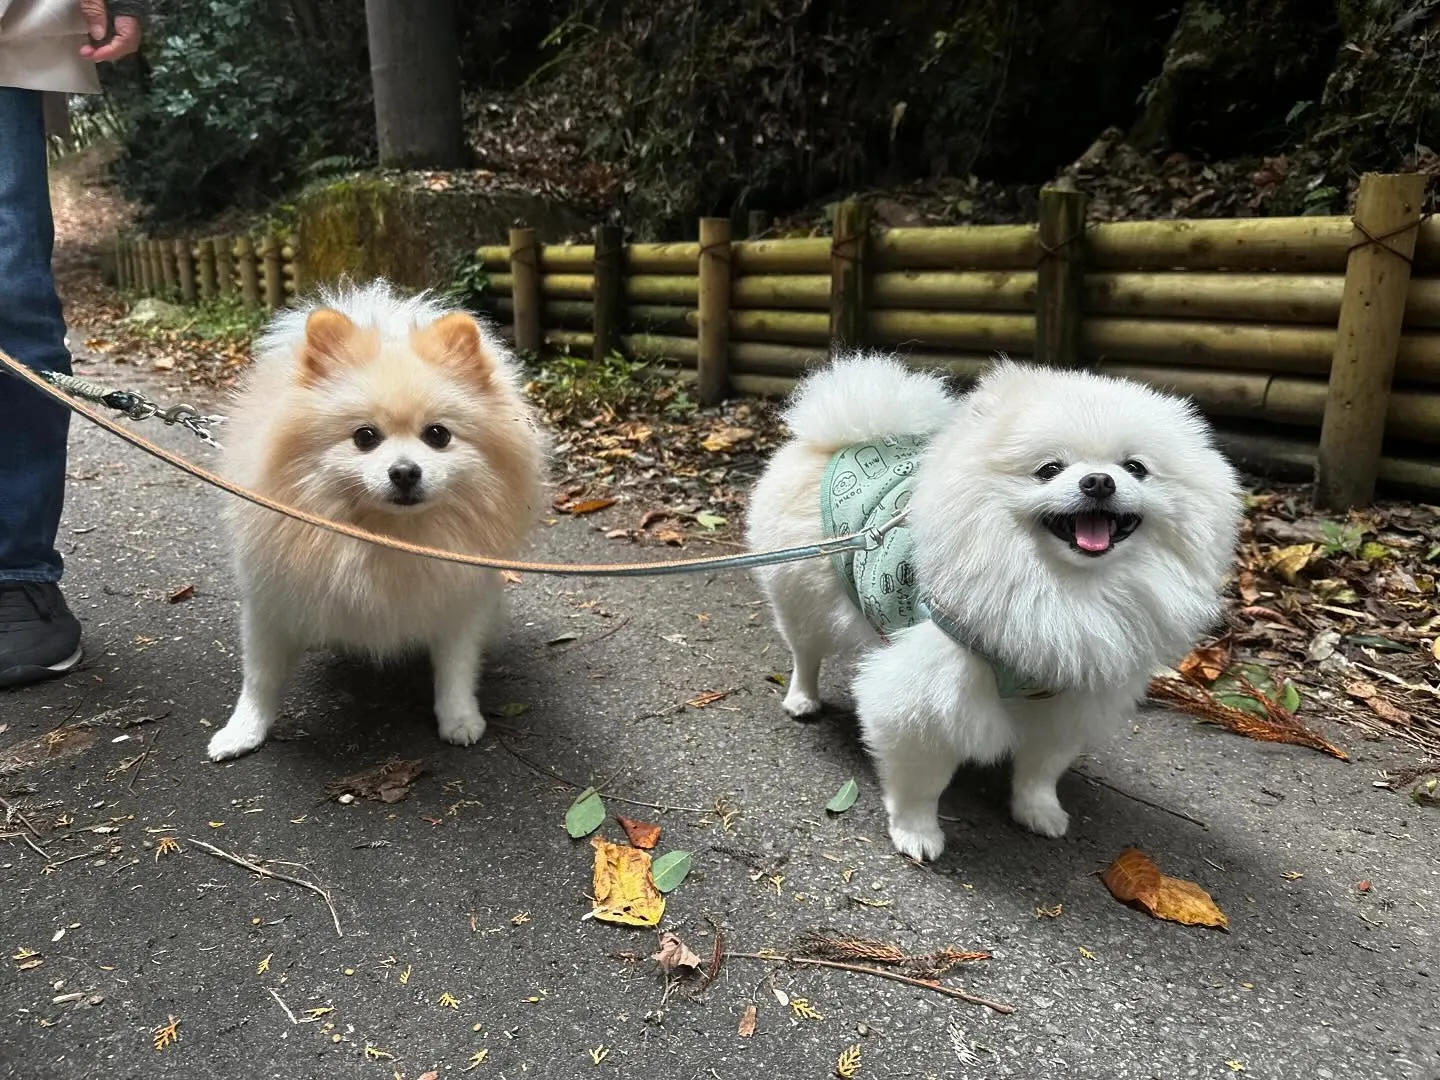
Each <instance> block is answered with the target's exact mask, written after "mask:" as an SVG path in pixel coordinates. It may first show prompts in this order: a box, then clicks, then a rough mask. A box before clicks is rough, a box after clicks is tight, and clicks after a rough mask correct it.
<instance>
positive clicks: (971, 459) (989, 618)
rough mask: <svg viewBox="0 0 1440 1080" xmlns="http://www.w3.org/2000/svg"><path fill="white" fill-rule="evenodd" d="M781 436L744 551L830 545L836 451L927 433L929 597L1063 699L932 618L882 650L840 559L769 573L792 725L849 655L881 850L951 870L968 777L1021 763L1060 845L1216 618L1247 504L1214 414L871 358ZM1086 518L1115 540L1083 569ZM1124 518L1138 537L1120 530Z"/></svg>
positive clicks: (811, 400)
mask: <svg viewBox="0 0 1440 1080" xmlns="http://www.w3.org/2000/svg"><path fill="white" fill-rule="evenodd" d="M785 419H786V421H787V423H788V424H789V426H790V429H791V431H792V433H793V440H792V441H791V442H789V443H787V444H786V445H785V446H783V447H781V448H780V450H779V451H778V452H777V453H776V454H775V456H774V458H773V460H772V461H771V462H770V464H769V466H768V467H767V469H766V471H765V473H764V475H763V476H762V477H761V478H760V481H759V483H758V484H757V485H756V487H755V490H754V493H753V496H752V499H751V503H750V515H749V542H750V545H751V546H752V548H754V549H760V548H766V547H773V546H787V545H799V544H807V543H812V542H814V541H815V540H816V539H817V538H818V537H819V535H820V532H821V522H820V509H819V505H820V497H819V486H820V482H821V477H822V475H823V473H824V470H825V466H826V463H827V461H828V460H829V458H830V457H831V455H833V454H834V453H835V452H837V451H838V450H841V449H843V448H844V447H845V446H847V445H850V444H853V443H857V442H863V441H866V440H869V439H873V438H877V437H880V436H884V435H907V434H910V435H924V436H928V440H927V445H926V450H925V453H924V456H923V457H922V459H921V462H920V465H919V467H918V469H917V471H916V480H915V487H914V491H913V495H912V497H911V501H910V509H909V518H908V524H909V526H910V528H911V529H912V533H913V537H914V543H915V563H916V568H917V571H918V577H919V581H920V584H921V587H922V588H923V589H924V590H926V591H928V592H929V593H930V594H931V595H933V596H934V597H935V599H936V600H937V601H938V602H939V603H940V604H942V605H943V606H944V607H945V608H947V609H948V610H949V611H951V612H953V613H957V614H959V615H960V616H961V617H962V619H963V621H964V623H965V625H966V626H967V627H969V628H970V629H971V631H972V632H974V633H976V634H978V636H979V642H980V644H981V646H982V648H983V649H984V651H985V652H987V653H988V654H990V655H991V656H994V657H997V658H999V659H1001V660H1003V661H1004V662H1006V663H1008V664H1009V665H1010V666H1012V667H1013V668H1014V669H1016V670H1018V671H1020V672H1023V673H1025V674H1027V675H1029V676H1031V677H1033V678H1035V679H1037V680H1039V681H1040V682H1042V683H1043V685H1044V686H1046V687H1047V688H1049V689H1051V690H1053V691H1055V695H1054V696H1053V697H1050V698H1046V699H1040V700H1027V699H1008V700H1007V699H1001V698H1000V697H999V695H998V691H997V689H996V684H995V679H994V678H993V677H992V673H991V671H990V668H989V665H988V663H987V662H986V661H985V660H983V659H981V658H980V657H979V656H977V655H976V654H975V653H973V652H971V651H970V650H969V649H967V648H965V647H963V646H961V645H958V644H957V643H956V642H955V641H953V640H952V639H951V638H950V637H948V636H947V635H946V634H945V633H943V632H942V631H941V630H940V629H939V628H938V627H936V626H935V625H934V624H933V623H928V622H927V623H921V624H919V625H917V626H915V627H913V628H911V629H908V630H902V631H900V632H898V633H896V634H895V635H893V636H892V638H891V640H890V641H888V642H886V641H884V640H882V639H881V638H880V637H879V635H877V634H876V633H875V632H874V631H873V630H872V629H871V627H870V626H869V624H868V623H867V622H866V621H865V619H864V618H863V617H862V615H861V614H860V612H859V611H858V610H857V609H856V608H855V606H854V604H853V603H852V602H851V600H850V599H849V597H848V595H847V594H846V592H845V591H844V590H843V588H842V586H841V584H840V581H839V577H838V574H837V572H836V570H835V568H834V566H833V565H832V564H831V562H830V561H829V560H818V559H817V560H812V561H809V562H801V563H791V564H788V565H782V566H774V567H768V568H765V569H763V570H761V571H759V572H758V576H759V578H760V582H761V585H762V587H763V589H764V591H765V594H766V596H767V597H768V599H769V600H770V603H771V605H772V608H773V611H774V615H775V620H776V623H777V625H778V627H779V630H780V633H781V634H782V635H783V636H784V638H785V640H786V642H787V643H788V644H789V646H790V649H791V653H792V657H793V662H794V671H793V673H792V675H791V678H790V683H789V688H788V691H787V693H786V696H785V699H784V707H785V709H786V710H787V711H788V712H789V713H790V714H791V715H792V716H795V717H803V716H808V715H810V714H813V713H815V712H817V711H818V710H819V709H820V700H819V689H818V678H819V671H820V664H821V661H822V660H823V659H824V658H826V657H827V656H830V655H832V654H851V655H855V654H858V658H859V663H858V669H857V673H856V676H855V681H854V694H855V700H856V706H857V709H858V712H859V718H860V726H861V731H862V734H863V737H864V740H865V743H866V745H867V747H868V748H869V750H870V752H871V753H872V755H873V756H874V758H875V761H876V766H877V772H878V774H879V777H880V782H881V785H882V787H883V789H884V796H885V806H886V809H887V811H888V813H889V822H890V836H891V839H892V840H893V841H894V844H895V847H896V848H897V849H899V850H900V851H901V852H904V853H905V854H907V855H910V856H912V857H915V858H923V859H931V858H934V857H936V856H937V855H939V854H940V852H941V850H942V848H943V846H944V835H943V833H942V831H941V828H940V822H939V819H938V816H937V809H938V802H939V798H940V795H941V793H942V792H943V791H944V789H945V787H946V786H947V785H948V783H949V782H950V779H951V777H952V776H953V774H954V772H955V769H956V767H957V766H958V765H959V764H961V763H962V762H966V761H969V762H975V763H992V762H996V761H999V760H1001V759H1003V758H1005V757H1007V756H1008V757H1010V758H1011V759H1012V761H1013V770H1014V771H1013V780H1012V796H1011V813H1012V815H1013V816H1014V818H1015V820H1016V821H1017V822H1019V823H1020V824H1021V825H1024V826H1025V827H1026V828H1028V829H1030V830H1032V831H1034V832H1036V833H1039V834H1041V835H1042V836H1052V837H1053V836H1061V835H1063V834H1064V832H1065V830H1066V828H1067V827H1068V824H1069V818H1068V815H1067V814H1066V813H1065V811H1064V809H1062V807H1061V806H1060V801H1059V799H1058V797H1057V795H1056V790H1055V785H1056V782H1057V781H1058V780H1059V778H1060V776H1061V774H1062V773H1064V771H1065V770H1066V769H1067V768H1068V767H1069V766H1070V764H1071V762H1072V761H1074V759H1075V758H1076V757H1077V756H1078V755H1079V754H1080V752H1081V751H1082V749H1083V748H1084V746H1085V745H1086V743H1087V742H1089V741H1090V740H1091V739H1093V738H1094V737H1096V736H1098V735H1100V734H1102V733H1103V732H1104V731H1105V730H1106V729H1108V728H1110V727H1112V726H1114V725H1117V724H1118V723H1120V722H1123V721H1125V720H1126V719H1128V718H1129V717H1131V716H1132V715H1133V713H1134V710H1135V707H1136V705H1137V703H1138V701H1139V700H1140V698H1141V697H1142V696H1143V694H1144V692H1145V687H1146V685H1147V683H1148V681H1149V678H1150V676H1151V675H1152V673H1153V672H1154V671H1155V669H1156V668H1157V666H1159V665H1161V664H1164V663H1173V662H1175V661H1176V660H1177V659H1178V658H1179V657H1180V656H1182V655H1184V653H1185V652H1186V650H1187V649H1189V648H1190V647H1191V646H1192V645H1193V643H1194V641H1195V639H1196V638H1197V637H1198V636H1199V635H1200V634H1201V633H1203V632H1204V630H1205V629H1206V628H1207V627H1208V626H1209V625H1211V624H1212V623H1213V621H1214V620H1215V619H1216V618H1217V617H1218V615H1219V610H1220V595H1221V588H1222V583H1223V579H1224V576H1225V573H1226V571H1227V570H1228V568H1229V567H1230V565H1231V560H1232V557H1233V552H1234V546H1235V542H1236V535H1237V531H1238V528H1239V521H1240V516H1241V500H1240V489H1239V485H1238V481H1237V477H1236V475H1235V473H1234V471H1233V469H1231V467H1230V465H1229V464H1228V463H1227V462H1226V460H1225V458H1224V457H1223V456H1222V455H1221V454H1220V453H1219V452H1218V451H1217V450H1216V449H1215V448H1214V446H1213V443H1212V440H1211V435H1210V430H1209V427H1208V425H1207V424H1206V422H1205V421H1204V419H1203V418H1202V417H1201V416H1200V415H1199V414H1198V413H1197V412H1196V411H1195V410H1194V408H1192V407H1191V406H1190V404H1189V403H1187V402H1184V401H1182V400H1180V399H1177V398H1174V397H1171V396H1168V395H1164V394H1161V393H1157V392H1156V391H1154V390H1151V389H1148V388H1146V387H1144V386H1142V385H1140V384H1138V383H1134V382H1129V381H1125V380H1120V379H1115V378H1108V377H1104V376H1099V375H1095V374H1091V373H1088V372H1078V371H1054V370H1047V369H1041V368H1035V367H1027V366H1024V365H1020V364H1015V363H1012V362H1009V361H1007V360H1002V361H1001V362H1000V363H998V364H997V365H996V366H995V367H994V368H992V369H991V370H990V371H989V372H988V373H987V374H986V375H985V376H984V377H983V378H982V379H981V380H980V382H979V383H978V384H977V385H976V386H975V388H974V389H973V390H972V391H970V392H969V393H968V394H966V395H965V396H963V397H958V398H957V397H954V396H952V395H951V394H950V393H948V392H947V390H946V389H945V386H944V384H943V382H942V381H941V380H940V379H939V378H937V377H934V376H931V375H926V374H919V373H916V372H913V371H910V370H909V369H907V368H906V367H905V366H904V365H903V364H902V363H901V362H899V361H898V360H896V359H893V358H889V357H885V356H878V355H873V354H869V355H867V354H859V355H855V356H851V357H847V358H843V359H841V360H840V361H837V362H836V363H835V364H834V365H833V366H831V367H830V368H828V369H825V370H823V371H821V372H819V373H817V374H815V375H814V376H812V377H811V378H809V379H808V380H806V382H804V383H803V384H802V385H801V386H800V387H799V388H798V389H797V391H796V393H795V395H794V397H793V398H792V399H791V402H790V404H789V406H788V409H787V411H786V413H785ZM1096 473H1103V474H1105V475H1107V476H1108V477H1109V478H1110V479H1111V481H1113V486H1114V491H1113V494H1110V495H1109V497H1108V498H1107V499H1105V500H1104V501H1103V502H1101V501H1096V500H1094V499H1092V498H1090V497H1089V496H1087V495H1085V494H1084V493H1082V490H1081V488H1080V486H1079V482H1080V480H1081V479H1082V478H1084V477H1087V476H1093V475H1094V474H1096ZM1090 485H1091V490H1092V491H1093V490H1100V491H1103V490H1104V485H1103V483H1102V484H1101V486H1100V487H1098V488H1097V487H1096V481H1093V480H1092V481H1090ZM1096 511H1105V512H1106V513H1107V514H1110V515H1114V516H1115V519H1116V520H1118V521H1119V522H1120V523H1121V524H1120V527H1119V528H1118V530H1116V529H1112V535H1111V539H1109V540H1105V541H1103V542H1105V543H1107V544H1108V545H1109V546H1108V547H1107V549H1106V550H1104V551H1103V552H1101V553H1096V552H1094V551H1092V552H1090V553H1087V552H1086V551H1084V550H1083V549H1082V548H1083V546H1084V545H1083V544H1081V543H1079V542H1078V541H1077V534H1076V533H1075V527H1076V522H1077V521H1079V520H1080V519H1079V518H1077V517H1075V516H1074V515H1077V514H1078V515H1091V516H1090V517H1089V519H1088V520H1090V521H1093V520H1095V519H1094V517H1093V514H1094V512H1096ZM1127 515H1137V516H1139V518H1140V521H1139V524H1138V526H1137V527H1136V528H1135V529H1134V531H1133V533H1132V534H1130V535H1123V534H1124V531H1125V527H1126V526H1127V525H1128V523H1129V522H1130V520H1131V519H1130V518H1128V517H1127ZM1067 521H1068V522H1069V523H1070V524H1069V529H1070V531H1069V534H1068V536H1065V535H1059V534H1057V532H1056V531H1054V530H1053V529H1052V528H1051V527H1049V525H1052V524H1056V523H1057V522H1058V523H1060V524H1058V525H1056V527H1057V528H1058V529H1059V530H1060V533H1064V532H1065V528H1066V527H1065V525H1064V522H1067ZM1047 523H1048V524H1047ZM1081 533H1082V534H1084V535H1081V536H1080V537H1079V540H1082V541H1085V542H1086V543H1088V544H1089V545H1090V546H1091V547H1092V548H1093V547H1096V546H1098V544H1099V543H1100V542H1102V541H1101V540H1098V539H1097V538H1096V534H1095V532H1094V529H1093V527H1091V528H1082V529H1081ZM1115 536H1120V537H1121V538H1120V539H1118V540H1116V539H1114V537H1115Z"/></svg>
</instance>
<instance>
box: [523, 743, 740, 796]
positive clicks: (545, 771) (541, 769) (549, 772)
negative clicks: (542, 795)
mask: <svg viewBox="0 0 1440 1080" xmlns="http://www.w3.org/2000/svg"><path fill="white" fill-rule="evenodd" d="M495 741H496V742H498V743H499V744H500V746H501V747H502V748H503V749H504V750H505V751H506V752H507V753H509V754H510V755H511V756H512V757H514V758H516V759H517V760H519V761H522V762H524V763H525V764H526V765H528V766H530V768H532V769H534V770H535V771H536V772H537V773H540V774H542V775H544V776H549V777H552V778H553V779H555V780H559V781H560V783H562V784H564V785H565V786H566V787H571V788H574V789H575V790H576V791H584V790H585V789H586V788H587V787H589V786H590V785H588V784H577V783H576V782H575V781H574V780H571V779H570V778H569V777H568V776H561V775H560V774H559V773H557V772H556V771H555V770H554V769H552V768H550V767H549V766H548V765H541V764H540V763H539V762H538V761H531V760H530V759H529V758H528V757H526V756H525V755H524V754H522V753H520V751H519V750H516V749H515V748H514V747H513V746H511V745H510V744H509V743H508V742H506V741H505V740H504V739H503V738H501V737H500V736H499V735H496V737H495ZM596 794H597V795H599V796H600V797H601V798H602V799H610V800H611V801H612V802H623V803H628V804H629V805H631V806H648V807H649V808H650V809H652V810H662V811H664V810H683V811H685V812H686V813H689V814H710V813H714V811H713V810H712V809H710V808H707V807H702V806H669V805H666V804H663V803H653V802H646V801H645V800H644V799H630V798H627V797H626V796H624V795H615V794H613V793H612V792H608V791H598V790H597V791H596Z"/></svg>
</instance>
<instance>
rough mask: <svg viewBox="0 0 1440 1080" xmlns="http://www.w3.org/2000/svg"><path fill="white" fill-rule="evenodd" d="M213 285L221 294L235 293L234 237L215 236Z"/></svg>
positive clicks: (232, 294)
mask: <svg viewBox="0 0 1440 1080" xmlns="http://www.w3.org/2000/svg"><path fill="white" fill-rule="evenodd" d="M215 285H216V287H217V288H218V289H219V291H220V295H221V296H225V297H229V296H234V295H235V238H234V237H233V236H219V237H216V238H215Z"/></svg>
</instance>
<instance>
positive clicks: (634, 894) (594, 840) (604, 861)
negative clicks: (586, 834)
mask: <svg viewBox="0 0 1440 1080" xmlns="http://www.w3.org/2000/svg"><path fill="white" fill-rule="evenodd" d="M590 845H591V846H592V847H593V848H594V849H595V880H594V890H595V891H594V896H595V906H594V908H593V909H592V910H591V912H590V914H591V916H592V917H594V918H596V919H601V920H603V921H605V922H613V923H621V924H623V925H625V926H656V925H658V924H659V922H660V917H661V916H662V915H664V914H665V897H663V896H661V895H660V891H659V890H658V889H656V888H655V883H654V881H652V880H651V878H650V853H649V852H648V851H643V850H641V849H640V848H633V847H628V846H626V845H623V844H612V843H610V842H609V841H607V840H605V839H604V838H603V837H599V836H595V837H591V839H590Z"/></svg>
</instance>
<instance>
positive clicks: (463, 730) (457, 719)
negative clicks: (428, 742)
mask: <svg viewBox="0 0 1440 1080" xmlns="http://www.w3.org/2000/svg"><path fill="white" fill-rule="evenodd" d="M435 719H436V720H437V721H438V722H439V727H440V738H442V739H444V740H445V741H446V742H448V743H454V744H455V745H456V746H471V745H473V744H474V743H477V742H479V741H480V739H481V737H482V736H483V735H484V734H485V717H484V716H482V715H481V713H480V707H479V706H478V705H476V704H475V703H474V702H473V701H472V702H469V704H468V706H466V707H460V708H452V709H445V710H439V709H437V710H436V712H435Z"/></svg>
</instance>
